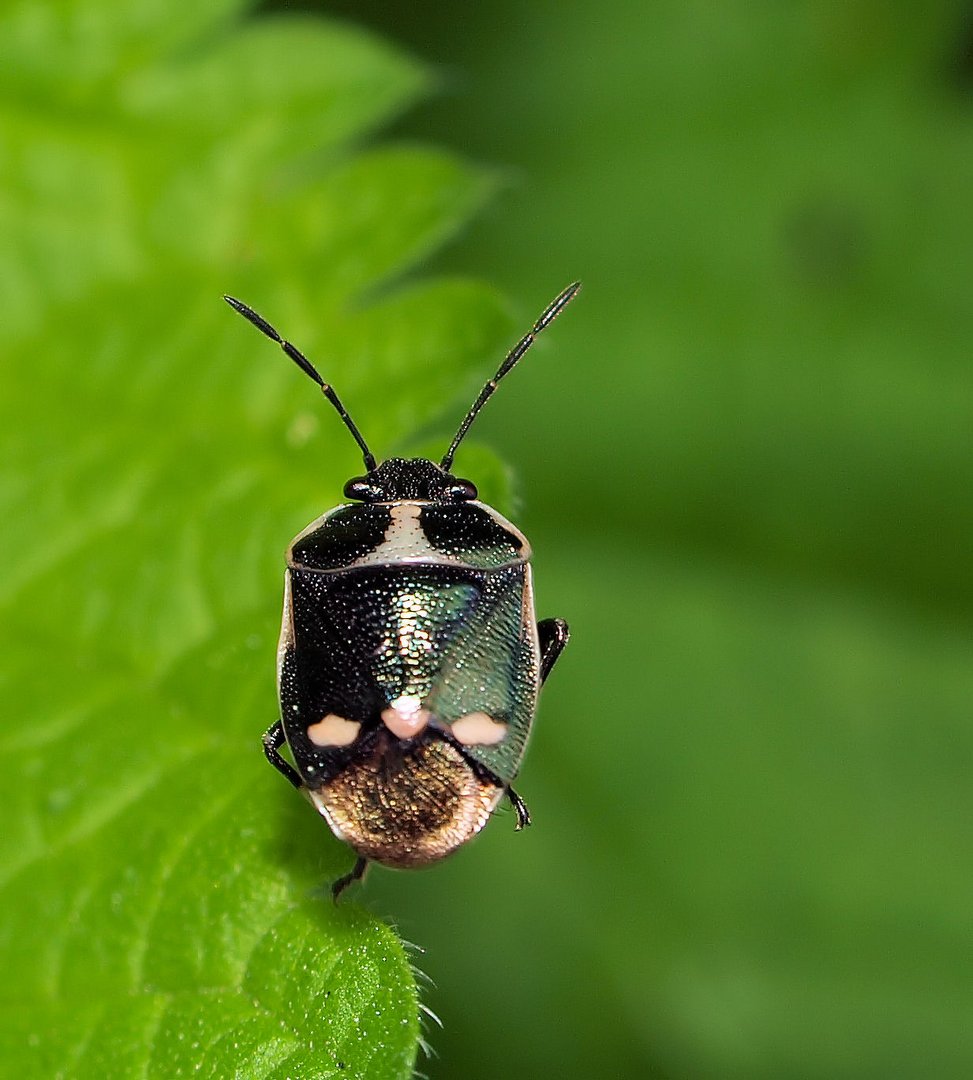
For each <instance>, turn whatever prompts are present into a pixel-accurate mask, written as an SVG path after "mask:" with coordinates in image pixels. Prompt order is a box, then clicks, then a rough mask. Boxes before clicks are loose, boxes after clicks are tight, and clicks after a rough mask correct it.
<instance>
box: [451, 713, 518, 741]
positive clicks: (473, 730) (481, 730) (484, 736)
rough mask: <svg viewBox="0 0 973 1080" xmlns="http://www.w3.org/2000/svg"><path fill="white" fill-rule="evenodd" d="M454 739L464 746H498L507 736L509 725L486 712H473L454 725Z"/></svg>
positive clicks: (454, 722) (455, 721) (456, 721)
mask: <svg viewBox="0 0 973 1080" xmlns="http://www.w3.org/2000/svg"><path fill="white" fill-rule="evenodd" d="M452 731H453V737H454V738H455V739H456V740H457V742H461V743H462V744H463V745H464V746H496V745H497V743H499V742H503V740H504V739H505V738H506V736H507V725H506V724H501V723H500V721H499V720H494V719H493V717H492V716H487V714H486V713H485V712H472V713H468V714H467V715H466V716H461V717H460V718H459V720H454V721H453V723H452Z"/></svg>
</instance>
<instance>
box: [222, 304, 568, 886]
mask: <svg viewBox="0 0 973 1080" xmlns="http://www.w3.org/2000/svg"><path fill="white" fill-rule="evenodd" d="M578 289H579V286H578V285H572V286H570V287H569V288H568V289H565V290H564V292H562V293H561V294H560V296H558V298H557V299H556V300H555V301H554V302H553V303H552V304H551V305H550V306H549V307H548V309H547V310H546V311H545V312H544V314H543V315H542V316H541V318H540V319H539V320H538V321H537V322H536V323H535V324H534V327H533V328H532V330H531V331H530V332H529V333H528V334H527V335H525V337H524V338H522V339H521V341H520V342H519V343H518V344H517V346H515V348H514V349H513V350H511V352H510V353H509V354H508V356H507V358H506V359H505V360H504V363H503V364H502V365H501V367H500V369H499V370H498V372H497V374H496V375H495V376H494V378H493V379H492V380H490V382H488V383H487V384H486V386H485V387H484V388H483V390H482V391H481V393H480V395H479V396H478V397H477V399H476V402H475V403H474V405H473V406H472V408H471V409H470V411H469V413H468V414H467V416H466V418H465V419H464V421H463V424H462V425H461V426H460V428H459V430H458V431H457V433H456V437H455V438H454V439H453V442H452V444H451V446H450V448H449V450H448V452H447V454H446V456H445V457H444V458H443V461H442V462H441V463H440V464H439V465H437V464H435V463H434V462H432V461H429V460H426V459H424V458H416V459H413V460H405V459H403V458H390V459H388V460H387V461H384V462H383V463H382V464H381V465H377V464H376V462H375V459H374V458H373V457H372V455H371V453H370V451H369V450H368V447H367V446H366V445H365V442H364V440H363V439H362V437H361V435H360V434H359V433H358V429H357V428H356V427H355V425H354V423H353V422H352V420H351V418H350V417H349V416H348V414H347V413H346V412H345V410H344V408H343V406H342V405H341V403H340V401H339V400H338V398H337V395H336V394H335V393H334V391H333V390H332V389H331V387H330V386H329V385H328V384H326V383H325V382H324V380H323V379H321V377H320V375H318V373H317V371H316V370H315V369H314V368H313V367H312V365H311V364H310V362H309V361H308V360H307V359H306V358H305V357H304V356H303V355H302V354H301V353H300V352H298V350H297V349H295V348H294V346H292V345H291V344H290V343H289V342H286V341H284V340H283V339H282V338H281V337H280V335H279V334H278V333H277V332H276V330H274V329H273V327H272V326H270V324H269V323H267V322H266V321H265V320H264V319H262V318H261V317H260V316H259V315H257V314H256V313H255V312H254V311H253V310H252V309H251V308H249V307H247V306H246V305H245V304H243V303H241V302H240V301H238V300H233V299H232V298H230V297H227V298H226V299H227V301H228V302H229V303H230V304H231V305H232V306H233V307H234V308H235V309H236V310H237V311H239V312H240V313H241V314H242V315H244V316H245V317H246V318H247V319H249V320H250V321H251V322H252V323H253V324H254V325H255V326H257V327H258V329H260V330H262V331H263V332H264V333H265V334H267V335H268V336H269V337H271V338H272V339H273V340H275V341H277V342H278V343H279V344H280V345H281V347H282V348H283V349H284V351H285V352H286V353H287V355H288V356H290V357H291V359H293V360H294V361H295V363H297V364H298V365H299V366H300V367H301V368H302V370H304V371H305V373H306V374H308V375H309V376H310V377H311V378H313V379H314V380H315V382H317V383H318V385H319V386H320V387H321V389H322V391H323V392H324V393H325V395H326V396H327V397H328V399H329V400H330V401H331V402H332V404H334V405H335V407H336V408H337V410H338V412H339V414H340V415H341V417H342V419H343V420H344V422H345V424H346V425H347V426H348V428H349V430H350V431H351V433H352V435H353V436H354V437H355V439H356V441H357V442H358V444H359V446H360V447H361V448H362V451H363V454H364V457H365V465H366V469H367V473H366V475H364V476H362V477H356V478H354V479H352V480H349V481H348V483H347V484H346V486H345V495H346V496H347V497H348V498H349V499H353V500H357V501H356V502H353V503H348V504H343V505H341V506H338V507H336V508H335V509H333V510H330V511H328V513H326V514H324V515H323V516H322V517H320V518H318V519H317V520H315V521H313V522H312V523H311V524H310V525H308V527H307V528H306V529H304V530H303V532H301V533H300V534H299V535H298V536H297V537H296V538H295V539H294V540H293V542H292V543H291V545H290V547H289V549H288V552H287V570H286V573H285V584H284V615H283V623H282V627H281V636H280V645H279V649H278V657H277V677H278V690H279V695H280V720H279V721H277V722H276V723H275V724H273V725H272V727H271V728H270V730H269V731H268V732H267V733H266V735H265V736H264V748H265V751H266V754H267V757H268V758H269V760H270V761H271V763H272V764H273V765H274V766H275V767H276V768H277V769H278V770H280V771H281V772H282V773H283V774H284V775H285V776H286V777H287V779H288V780H290V781H291V783H292V784H294V786H295V787H298V788H300V789H302V790H303V791H304V792H305V793H306V794H307V796H308V798H309V799H310V801H311V803H312V804H313V805H314V806H315V808H316V809H317V810H318V812H319V813H320V814H321V815H322V816H323V817H324V818H325V820H326V821H327V822H328V824H329V825H330V826H331V829H332V830H333V831H334V833H335V834H336V835H337V836H338V837H339V838H341V839H342V840H344V841H346V842H347V843H349V844H350V845H351V846H352V847H353V848H354V849H355V851H356V852H357V854H358V861H357V863H356V865H355V869H354V870H353V871H352V872H351V873H350V874H348V875H346V877H344V878H341V879H340V880H339V881H338V882H336V883H335V885H334V887H333V890H334V894H335V896H337V895H338V893H340V891H341V890H342V889H343V888H344V887H345V886H346V885H348V884H349V883H350V882H351V881H353V880H356V879H357V878H360V877H361V876H362V874H363V873H364V870H365V868H366V866H367V864H368V861H369V860H373V861H375V862H380V863H383V864H385V865H387V866H395V867H416V866H424V865H426V864H428V863H431V862H434V861H436V860H437V859H441V858H443V857H444V856H446V855H448V854H449V853H450V852H452V851H454V850H456V848H458V847H459V846H460V845H461V844H463V843H465V842H466V841H467V840H469V839H470V838H471V837H473V836H474V835H475V834H476V833H477V832H479V830H480V829H481V828H482V827H483V826H484V825H485V824H486V822H487V820H488V819H489V817H490V814H491V813H492V811H493V810H494V808H495V807H496V806H497V804H498V803H499V802H500V800H501V799H502V798H503V796H504V795H507V796H508V798H509V799H510V801H511V802H512V804H513V806H514V808H515V810H516V812H517V819H518V825H517V827H518V828H520V827H522V826H523V825H526V824H528V823H529V821H530V818H529V816H528V813H527V808H526V806H525V805H524V803H523V801H522V800H521V799H520V798H519V796H517V795H516V794H515V793H514V792H513V791H512V790H511V788H510V784H511V783H512V782H513V780H514V779H515V778H516V776H517V772H518V770H519V767H520V763H521V760H522V758H523V755H524V750H525V748H526V745H527V738H528V735H529V733H530V727H531V723H532V720H533V716H534V711H535V708H536V705H537V695H538V692H539V690H540V687H541V684H542V683H543V681H544V680H545V679H546V677H547V675H548V674H549V673H550V671H551V668H552V667H553V666H554V663H555V661H556V660H557V658H558V656H559V654H560V652H561V650H562V649H563V648H564V646H565V644H566V643H567V640H568V628H567V624H566V623H564V622H563V621H561V620H559V619H548V620H545V621H543V622H541V623H538V622H537V620H536V617H535V614H534V600H533V589H532V584H531V567H530V555H531V552H530V546H529V544H528V542H527V539H526V538H525V537H524V535H523V534H522V533H521V532H520V531H519V530H518V529H517V528H516V527H515V526H514V525H512V524H511V523H510V522H509V521H507V520H506V519H505V518H504V517H502V516H501V515H500V514H499V513H498V512H497V511H496V510H494V509H492V508H491V507H489V506H487V505H486V504H485V503H482V502H479V501H477V492H476V488H475V487H474V485H473V484H472V483H470V481H468V480H464V479H462V478H458V477H455V476H453V475H452V473H451V471H450V466H451V464H452V459H453V454H454V453H455V451H456V448H457V446H458V445H459V443H460V441H461V440H462V438H463V437H464V436H465V434H466V431H467V430H468V428H469V426H470V424H471V423H472V421H473V419H474V418H475V416H476V415H477V413H478V412H479V410H480V409H481V408H482V407H483V405H484V404H485V402H486V401H487V399H488V398H489V397H490V395H491V394H492V393H493V391H494V390H495V389H496V385H497V383H498V382H499V381H500V379H502V378H503V377H504V375H506V374H507V373H508V372H509V371H510V370H511V368H512V367H513V366H514V364H516V362H517V361H518V360H519V359H520V358H521V357H522V356H523V354H524V353H525V352H526V351H527V349H528V348H529V347H530V345H531V344H532V343H533V341H534V338H535V337H536V335H537V334H538V333H539V332H540V331H541V330H543V329H544V328H545V327H546V326H547V325H549V323H550V322H551V321H552V320H553V319H554V318H555V317H556V315H557V314H558V313H559V312H560V311H561V309H562V308H563V307H564V306H565V305H566V304H567V303H568V302H569V301H570V300H571V299H572V298H573V297H574V296H575V295H576V293H577V291H578ZM285 741H286V743H287V745H288V747H289V748H290V751H291V754H292V755H293V758H294V762H295V764H296V766H297V768H296V769H295V768H293V767H292V766H291V765H290V764H289V763H288V762H287V761H286V760H285V759H284V758H283V757H282V756H281V754H280V752H279V751H280V748H281V746H282V745H283V743H284V742H285Z"/></svg>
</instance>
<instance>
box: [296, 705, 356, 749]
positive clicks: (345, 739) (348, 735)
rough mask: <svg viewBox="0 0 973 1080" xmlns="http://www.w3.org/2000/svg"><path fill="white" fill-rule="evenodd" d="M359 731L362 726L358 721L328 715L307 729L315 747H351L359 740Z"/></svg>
mask: <svg viewBox="0 0 973 1080" xmlns="http://www.w3.org/2000/svg"><path fill="white" fill-rule="evenodd" d="M359 731H361V724H360V723H359V722H358V721H357V720H346V719H345V718H344V717H343V716H338V715H336V714H335V713H328V715H327V716H326V717H324V719H323V720H319V721H318V722H317V723H316V724H312V725H311V726H310V727H309V728H308V729H307V737H308V738H309V739H310V740H311V742H313V743H314V745H315V746H350V745H351V744H352V743H353V742H354V741H355V739H357V738H358V732H359Z"/></svg>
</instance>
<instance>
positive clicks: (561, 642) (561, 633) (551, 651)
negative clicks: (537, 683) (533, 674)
mask: <svg viewBox="0 0 973 1080" xmlns="http://www.w3.org/2000/svg"><path fill="white" fill-rule="evenodd" d="M537 636H538V638H540V642H541V683H544V682H546V681H547V677H548V675H550V674H551V670H552V669H553V667H554V665H555V664H556V663H557V658H558V657H559V656H560V655H561V650H562V649H563V648H564V646H565V645H567V643H568V638H569V637H570V636H571V635H570V632H569V631H568V624H567V623H566V622H565V621H564V620H563V619H544V620H542V621H541V622H539V623H538V624H537Z"/></svg>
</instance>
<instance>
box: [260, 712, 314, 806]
mask: <svg viewBox="0 0 973 1080" xmlns="http://www.w3.org/2000/svg"><path fill="white" fill-rule="evenodd" d="M263 743H264V753H265V754H266V755H267V760H268V761H269V762H270V764H271V765H273V767H274V768H275V769H276V770H277V771H278V772H279V773H280V774H281V775H282V776H285V777H287V779H288V780H290V782H291V783H292V784H293V785H294V787H296V788H297V789H298V790H300V789H301V788H302V787H304V781H303V780H302V779H301V777H300V774H299V773H298V771H297V769H295V768H294V766H293V765H291V764H290V763H289V762H286V761H285V760H284V759H283V758H282V757H281V756H280V753H279V752H278V749H279V747H281V746H283V745H284V728H283V726H282V725H281V722H280V721H279V720H278V721H277V723H276V724H271V725H270V727H269V728H267V730H266V731H265V732H264V738H263Z"/></svg>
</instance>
